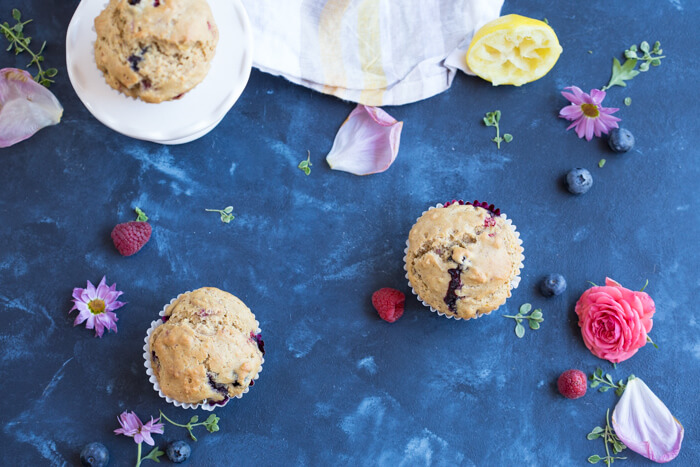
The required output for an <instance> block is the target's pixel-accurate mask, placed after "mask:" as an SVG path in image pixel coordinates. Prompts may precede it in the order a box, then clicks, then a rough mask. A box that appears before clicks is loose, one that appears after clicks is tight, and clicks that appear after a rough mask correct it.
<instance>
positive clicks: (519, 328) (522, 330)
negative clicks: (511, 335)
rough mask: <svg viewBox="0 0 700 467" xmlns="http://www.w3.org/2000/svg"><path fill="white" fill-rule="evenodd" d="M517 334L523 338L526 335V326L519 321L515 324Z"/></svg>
mask: <svg viewBox="0 0 700 467" xmlns="http://www.w3.org/2000/svg"><path fill="white" fill-rule="evenodd" d="M515 335H516V336H518V337H519V338H521V339H522V337H523V336H524V335H525V327H524V326H523V325H522V324H520V323H518V324H517V325H516V326H515Z"/></svg>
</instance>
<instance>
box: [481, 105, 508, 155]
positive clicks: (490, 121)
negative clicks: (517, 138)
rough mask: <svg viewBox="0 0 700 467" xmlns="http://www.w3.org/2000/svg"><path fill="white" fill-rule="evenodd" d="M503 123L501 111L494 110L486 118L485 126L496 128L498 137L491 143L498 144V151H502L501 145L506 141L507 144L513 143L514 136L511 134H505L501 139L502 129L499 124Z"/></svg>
mask: <svg viewBox="0 0 700 467" xmlns="http://www.w3.org/2000/svg"><path fill="white" fill-rule="evenodd" d="M500 121H501V111H500V110H494V111H493V112H487V113H486V116H485V117H484V125H486V126H494V127H496V137H495V138H492V139H491V141H493V142H494V143H496V146H498V149H501V143H502V142H503V141H505V142H506V143H510V142H511V141H513V135H511V134H510V133H505V134H504V135H503V137H501V129H500V127H499V126H498V123H499V122H500Z"/></svg>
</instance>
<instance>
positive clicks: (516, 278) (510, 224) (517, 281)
mask: <svg viewBox="0 0 700 467" xmlns="http://www.w3.org/2000/svg"><path fill="white" fill-rule="evenodd" d="M455 203H457V201H454V200H453V201H452V202H450V203H445V204H442V203H438V204H437V205H435V206H431V207H430V208H428V210H427V211H423V212H422V213H421V215H420V216H418V218H416V222H417V221H418V219H420V218H421V217H422V216H423V215H424V214H425V213H426V212H428V211H431V210H433V209H438V208H442V207H446V206H448V205H451V204H455ZM459 204H465V203H463V202H461V201H460V202H459ZM466 204H472V205H473V203H466ZM474 204H477V202H475V203H474ZM477 206H478V207H482V208H484V206H482V205H481V204H477ZM485 209H487V210H492V209H493V205H491V207H490V208H485ZM496 215H497V217H500V218H501V219H503V220H504V221H505V223H506V225H507V226H508V227H509V228H510V229H511V230H512V232H513V234H514V236H515V238H516V240H517V242H518V244H519V245H520V247H521V248H522V245H523V241H522V239H521V238H520V233H519V232H518V231H517V228H516V226H515V225H514V224H513V221H511V220H510V219H508V216H506V215H505V214H503V213H501V212H500V210H497V213H496ZM409 248H410V240H409V239H406V248H404V250H403V252H404V257H403V262H404V266H403V269H404V271H406V274H405V277H406V280H407V282H408V286H409V287H410V289H411V292H412V293H413V295H415V296H416V298H418V300H419V301H420V302H421V303H422V304H423V305H424V306H425V307H427V308H429V309H430V311H432V312H433V313H437V314H438V315H440V316H444V317H446V318H449V319H454V320H462V319H464V320H470V319H477V318H479V317H481V316H483V315H489V314H491V313H492V312H493V311H495V310H497V309H498V308H500V306H499V307H497V308H495V309H493V310H491V311H488V312H484V313H478V314H477V315H476V316H473V317H471V318H463V317H461V316H455V315H452V314H448V313H443V312H442V311H440V310H436V309H435V308H433V307H432V306H430V305H429V304H428V303H426V302H425V301H424V300H423V299H422V298H421V296H420V295H419V294H418V292H416V290H415V289H414V287H413V284H411V280H410V279H409V276H408V264H407V257H408V250H409ZM524 261H525V256H524V255H523V253H522V252H521V253H520V265H519V266H518V273H517V274H516V275H515V276H513V277H512V278H511V280H510V289H509V290H513V289H517V288H518V285H520V271H521V270H522V268H523V263H524ZM504 303H505V302H504Z"/></svg>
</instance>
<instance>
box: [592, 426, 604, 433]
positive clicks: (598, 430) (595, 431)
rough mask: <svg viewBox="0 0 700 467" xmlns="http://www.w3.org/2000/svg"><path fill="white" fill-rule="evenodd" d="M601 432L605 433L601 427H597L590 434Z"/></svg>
mask: <svg viewBox="0 0 700 467" xmlns="http://www.w3.org/2000/svg"><path fill="white" fill-rule="evenodd" d="M603 431H605V430H603V427H601V426H597V427H595V428H593V429H592V430H591V433H602V432H603Z"/></svg>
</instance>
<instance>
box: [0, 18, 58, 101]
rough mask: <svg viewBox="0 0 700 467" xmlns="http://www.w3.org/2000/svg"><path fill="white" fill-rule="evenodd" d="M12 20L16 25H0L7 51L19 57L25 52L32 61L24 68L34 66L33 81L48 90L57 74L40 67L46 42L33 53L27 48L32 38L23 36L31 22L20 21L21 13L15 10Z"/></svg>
mask: <svg viewBox="0 0 700 467" xmlns="http://www.w3.org/2000/svg"><path fill="white" fill-rule="evenodd" d="M12 18H13V19H14V20H15V21H16V23H15V24H14V25H12V26H10V24H9V23H8V22H7V21H5V22H3V23H0V31H2V34H3V35H4V36H5V38H6V39H7V40H8V41H9V42H10V45H9V46H8V47H7V51H8V52H9V51H11V50H12V49H14V50H15V55H19V54H20V53H22V52H27V53H28V54H29V55H30V56H31V57H32V60H31V61H30V62H29V64H28V65H27V66H26V68H29V67H31V66H32V65H36V68H37V74H36V76H34V81H36V82H37V83H39V84H41V85H43V86H46V87H47V88H48V87H49V86H50V85H51V83H53V82H54V80H52V79H51V78H53V77H54V76H56V75H57V74H58V70H57V69H56V68H47V69H46V70H44V69H43V68H42V66H41V63H42V62H43V61H44V55H43V54H44V49H45V48H46V41H44V43H43V44H41V47H40V48H39V51H38V52H37V53H34V52H33V51H32V49H30V48H29V44H31V42H32V38H31V37H29V36H25V35H24V27H25V26H26V25H27V24H29V23H31V22H32V20H31V19H28V20H26V21H22V13H21V12H20V11H19V10H18V9H17V8H14V9H13V10H12Z"/></svg>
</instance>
